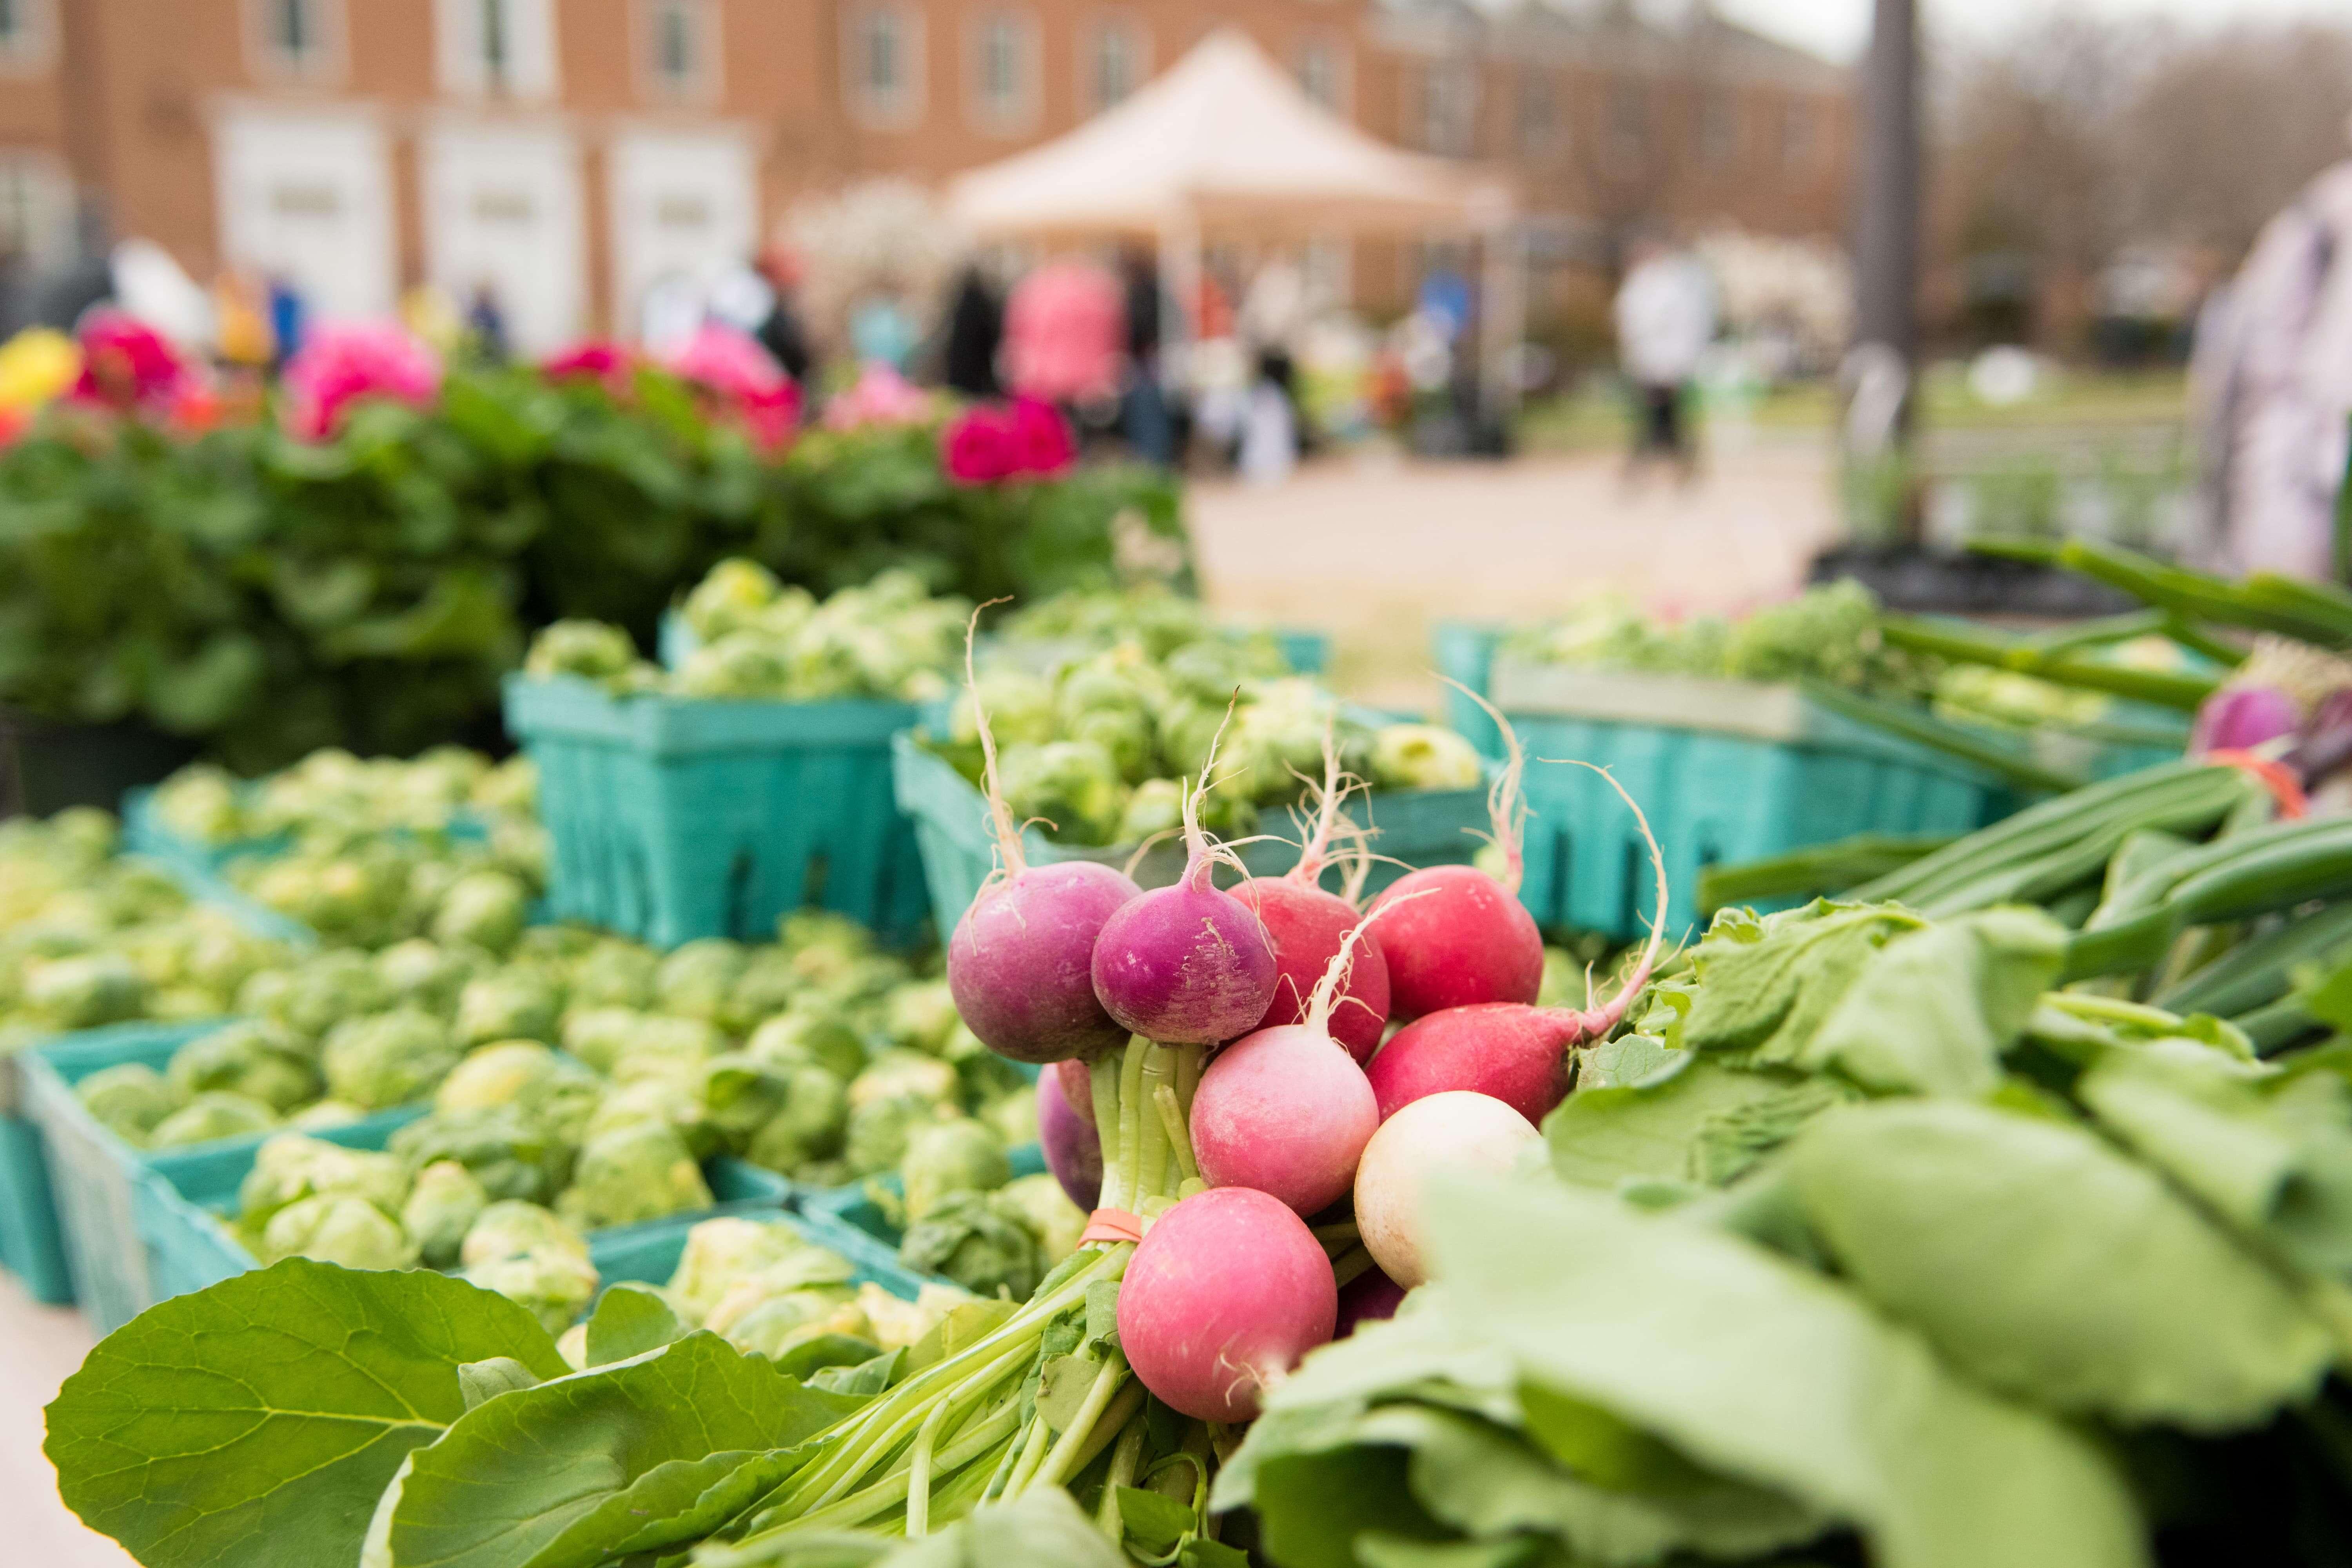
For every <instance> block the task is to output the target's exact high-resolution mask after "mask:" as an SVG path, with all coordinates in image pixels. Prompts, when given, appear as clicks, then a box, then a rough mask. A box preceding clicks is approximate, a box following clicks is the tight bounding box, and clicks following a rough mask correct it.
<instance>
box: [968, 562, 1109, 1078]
mask: <svg viewBox="0 0 2352 1568" xmlns="http://www.w3.org/2000/svg"><path fill="white" fill-rule="evenodd" d="M997 602H1001V601H997ZM987 607H988V606H987V605H982V606H981V609H982V610H984V609H986V608H987ZM979 626H980V610H974V611H973V612H972V615H971V628H969V629H968V630H967V631H966V634H965V643H964V656H963V658H964V675H965V679H968V680H971V683H972V714H973V717H974V719H975V720H976V721H977V722H978V724H979V728H980V749H981V755H982V760H983V763H984V767H985V778H986V784H987V788H988V809H989V825H990V830H991V832H992V835H993V836H994V837H995V840H996V852H997V855H998V857H999V860H1000V864H999V865H998V867H997V868H996V869H995V870H994V871H992V872H991V873H990V874H989V878H988V880H986V881H985V882H982V884H981V887H980V893H979V895H978V896H977V897H975V898H974V899H973V900H971V908H969V909H967V910H964V912H963V918H962V919H961V920H959V921H956V928H955V934H954V935H952V936H950V938H949V939H948V990H949V992H950V994H952V995H953V996H954V997H955V1005H956V1011H957V1012H958V1013H960V1014H961V1015H962V1016H963V1021H964V1024H965V1026H967V1027H969V1028H970V1029H971V1032H972V1033H973V1034H974V1035H976V1036H978V1037H980V1042H981V1044H982V1045H984V1046H986V1047H988V1048H989V1049H990V1050H992V1051H994V1052H995V1053H996V1054H997V1055H999V1056H1001V1057H1010V1058H1012V1059H1013V1060H1014V1061H1017V1062H1038V1063H1044V1062H1057V1061H1066V1060H1068V1059H1069V1058H1073V1057H1091V1056H1098V1055H1100V1054H1101V1053H1102V1052H1104V1051H1108V1050H1112V1049H1115V1048H1117V1047H1119V1046H1122V1045H1124V1044H1125V1043H1126V1041H1127V1033H1128V1032H1127V1030H1126V1029H1124V1028H1122V1027H1120V1026H1119V1025H1118V1024H1117V1023H1114V1022H1113V1021H1112V1019H1111V1016H1110V1015H1109V1014H1108V1013H1107V1012H1105V1011H1104V1010H1103V1005H1102V1004H1101V1003H1100V1002H1099V1001H1097V1000H1096V998H1095V983H1094V973H1093V958H1094V951H1095V943H1096V942H1097V938H1098V937H1099V935H1100V934H1101V931H1102V929H1103V925H1104V922H1105V921H1108V919H1109V917H1110V915H1111V912H1112V911H1113V910H1117V909H1118V908H1119V906H1120V905H1122V904H1125V903H1128V902H1129V901H1130V900H1133V899H1134V898H1135V896H1136V894H1137V892H1138V891H1139V889H1137V887H1136V885H1135V883H1134V882H1133V881H1131V880H1130V879H1128V878H1127V877H1125V876H1123V875H1122V874H1120V873H1119V872H1118V871H1115V870H1113V869H1112V868H1110V867H1108V866H1101V865H1097V864H1096V863H1095V862H1093V861H1091V860H1066V861H1063V862H1061V863H1059V864H1057V865H1052V866H1035V867H1033V866H1031V865H1030V864H1029V858H1028V856H1027V854H1026V853H1025V852H1024V850H1023V848H1022V845H1021V829H1020V828H1019V826H1016V825H1015V824H1014V822H1013V812H1012V810H1011V808H1009V807H1008V806H1006V805H1005V804H1004V792H1003V788H1002V787H1001V786H1000V785H999V784H998V782H997V776H996V737H995V736H994V735H993V734H992V733H991V732H990V730H989V727H988V711H987V710H986V709H985V708H983V707H982V706H981V702H980V686H979V682H978V680H977V679H975V678H974V677H973V674H972V658H971V637H973V636H974V635H975V634H976V632H977V630H978V627H979Z"/></svg>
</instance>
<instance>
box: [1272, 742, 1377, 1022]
mask: <svg viewBox="0 0 2352 1568" xmlns="http://www.w3.org/2000/svg"><path fill="white" fill-rule="evenodd" d="M1323 759H1324V762H1323V784H1322V787H1321V790H1320V792H1319V798H1318V800H1317V803H1316V810H1315V825H1314V829H1313V831H1312V832H1311V833H1309V834H1308V836H1307V842H1306V844H1305V846H1304V847H1302V849H1301V851H1300V854H1299V857H1298V864H1297V866H1295V867H1293V868H1291V869H1290V870H1289V871H1288V872H1287V873H1286V874H1285V875H1283V876H1281V877H1253V878H1251V879H1249V880H1248V881H1245V882H1244V883H1242V884H1241V885H1240V886H1239V887H1237V888H1235V889H1234V897H1235V898H1237V899H1239V900H1241V901H1242V902H1243V903H1244V904H1247V905H1248V906H1249V907H1250V908H1251V910H1254V911H1255V913H1256V915H1257V917H1258V919H1259V920H1261V921H1265V929H1266V931H1267V932H1268V934H1270V935H1271V936H1272V937H1273V938H1274V961H1275V978H1274V1000H1273V1001H1272V1002H1270V1003H1268V1004H1267V1005H1266V1009H1265V1016H1264V1017H1262V1018H1260V1019H1259V1020H1258V1021H1257V1029H1271V1028H1275V1027H1276V1026H1280V1025H1284V1024H1300V1023H1304V1022H1306V1020H1307V1001H1308V998H1309V997H1310V996H1312V995H1313V994H1314V991H1315V984H1316V982H1317V981H1318V980H1319V979H1321V978H1322V975H1323V971H1324V970H1325V969H1327V968H1328V967H1329V965H1330V963H1331V960H1332V958H1333V957H1334V956H1335V955H1337V954H1338V952H1339V945H1340V943H1341V942H1343V941H1344V940H1345V939H1346V937H1347V935H1348V933H1349V931H1353V930H1355V929H1356V927H1357V926H1358V925H1360V924H1361V923H1362V921H1363V918H1364V917H1363V916H1362V915H1361V914H1360V912H1358V910H1357V909H1356V906H1355V905H1354V904H1352V903H1350V902H1349V901H1348V900H1346V899H1344V898H1341V897H1340V896H1339V894H1337V893H1331V892H1326V891H1325V890H1324V889H1323V888H1322V886H1321V884H1320V881H1319V879H1320V878H1321V876H1322V874H1323V870H1324V868H1325V867H1327V866H1328V865H1329V864H1330V858H1329V853H1328V851H1329V846H1330V840H1331V832H1332V828H1333V826H1334V825H1335V822H1336V820H1337V819H1338V818H1339V807H1340V804H1341V803H1342V802H1343V801H1344V800H1345V799H1346V798H1347V795H1348V785H1347V783H1346V781H1345V780H1343V779H1342V778H1341V777H1340V775H1339V753H1338V752H1337V750H1336V749H1335V748H1334V747H1333V746H1332V745H1331V743H1330V740H1329V738H1328V736H1327V737H1326V738H1325V740H1324V749H1323ZM1388 1017H1389V966H1388V962H1387V960H1385V959H1383V958H1382V957H1381V950H1380V945H1379V944H1378V943H1377V942H1366V943H1364V944H1363V945H1362V946H1361V947H1360V948H1359V949H1358V950H1357V952H1356V959H1355V963H1354V966H1353V967H1352V968H1351V969H1350V970H1349V973H1348V984H1347V989H1346V990H1345V991H1344V992H1343V993H1341V994H1340V998H1339V1005H1337V1006H1336V1007H1334V1008H1333V1009H1332V1012H1331V1037H1332V1038H1333V1039H1335V1040H1337V1041H1339V1043H1340V1044H1341V1045H1343V1046H1345V1047H1348V1052H1349V1055H1350V1056H1352V1057H1354V1058H1356V1062H1357V1065H1359V1066H1361V1065H1362V1064H1363V1063H1365V1062H1367V1061H1370V1059H1371V1056H1372V1053H1373V1052H1374V1051H1376V1050H1378V1049H1380V1046H1381V1030H1383V1029H1384V1028H1385V1027H1387V1025H1388ZM1250 1032H1251V1033H1253V1034H1255V1032H1256V1030H1255V1029H1254V1030H1252V1031H1250Z"/></svg>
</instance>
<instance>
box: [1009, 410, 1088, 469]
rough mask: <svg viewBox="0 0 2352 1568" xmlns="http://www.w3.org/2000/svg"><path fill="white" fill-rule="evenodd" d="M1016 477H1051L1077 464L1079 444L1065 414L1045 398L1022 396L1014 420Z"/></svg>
mask: <svg viewBox="0 0 2352 1568" xmlns="http://www.w3.org/2000/svg"><path fill="white" fill-rule="evenodd" d="M1011 430H1012V437H1013V468H1012V471H1013V473H1015V474H1024V475H1029V476H1033V477H1034V478H1038V479H1046V478H1050V477H1052V476H1053V475H1055V474H1058V473H1060V472H1061V471H1062V470H1063V469H1065V468H1068V467H1069V466H1070V465H1071V464H1072V463H1074V462H1076V461H1077V458H1078V445H1077V442H1076V441H1075V440H1074V439H1072V438H1071V436H1070V423H1069V421H1068V420H1066V419H1065V418H1063V417H1062V411H1061V410H1060V409H1058V408H1056V407H1055V406H1054V405H1052V404H1050V403H1047V402H1045V401H1044V400H1043V399H1042V398H1035V397H1020V398H1015V399H1014V400H1013V415H1012V420H1011Z"/></svg>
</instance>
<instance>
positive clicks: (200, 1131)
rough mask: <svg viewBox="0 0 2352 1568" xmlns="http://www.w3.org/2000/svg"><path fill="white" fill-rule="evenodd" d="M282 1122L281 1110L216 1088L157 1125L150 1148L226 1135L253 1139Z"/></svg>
mask: <svg viewBox="0 0 2352 1568" xmlns="http://www.w3.org/2000/svg"><path fill="white" fill-rule="evenodd" d="M277 1125H278V1113H277V1112H276V1111H274V1110H270V1109H269V1107H268V1106H266V1105H264V1104H262V1103H261V1101H259V1100H247V1098H246V1097H245V1096H244V1095H241V1094H230V1093H227V1092H226V1091H221V1090H216V1091H214V1092H211V1093H207V1094H200V1095H197V1096H196V1097H195V1098H194V1100H190V1101H188V1103H187V1104H185V1105H184V1106H182V1107H181V1108H180V1109H179V1110H175V1111H173V1112H172V1114H171V1115H169V1116H166V1117H165V1118H163V1121H159V1122H157V1123H156V1124H155V1130H154V1131H152V1132H150V1133H149V1134H147V1147H149V1148H150V1149H180V1148H184V1147H186V1146H187V1145H189V1144H191V1143H211V1142H215V1141H217V1140H219V1139H223V1138H249V1137H251V1136H252V1135H253V1134H254V1133H256V1132H267V1131H269V1130H270V1129H271V1128H272V1127H275V1126H277Z"/></svg>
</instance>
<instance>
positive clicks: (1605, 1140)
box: [1543, 1051, 1851, 1188]
mask: <svg viewBox="0 0 2352 1568" xmlns="http://www.w3.org/2000/svg"><path fill="white" fill-rule="evenodd" d="M1667 1057H1668V1058H1669V1059H1668V1060H1667V1062H1666V1064H1665V1065H1664V1067H1662V1068H1658V1069H1656V1070H1654V1071H1653V1072H1652V1073H1650V1074H1649V1075H1648V1076H1647V1077H1645V1078H1643V1079H1638V1080H1636V1081H1634V1082H1633V1083H1629V1084H1625V1085H1622V1086H1619V1087H1612V1088H1601V1089H1578V1090H1577V1091H1576V1093H1574V1094H1572V1095H1570V1096H1569V1098H1568V1099H1566V1100H1562V1101H1561V1102H1560V1103H1559V1107H1558V1108H1557V1109H1556V1110H1553V1111H1552V1113H1551V1114H1550V1115H1549V1116H1547V1117H1545V1118H1544V1127H1543V1131H1544V1138H1545V1141H1546V1142H1547V1143H1548V1144H1549V1146H1550V1150H1551V1165H1552V1169H1553V1171H1554V1172H1556V1173H1558V1174H1559V1176H1560V1177H1562V1178H1563V1179H1564V1180H1567V1181H1570V1182H1575V1183H1577V1184H1580V1185H1583V1186H1589V1187H1603V1188H1609V1187H1614V1186H1615V1185H1616V1184H1618V1183H1619V1182H1620V1181H1622V1180H1623V1179H1624V1178H1625V1177H1627V1176H1655V1177H1663V1178H1665V1179H1667V1180H1670V1181H1689V1182H1706V1183H1717V1182H1725V1181H1728V1180H1730V1179H1731V1178H1732V1177H1734V1176H1736V1175H1738V1174H1739V1173H1740V1172H1741V1171H1742V1170H1744V1169H1746V1168H1747V1167H1748V1165H1749V1164H1751V1163H1754V1161H1755V1160H1756V1159H1757V1158H1758V1157H1759V1155H1761V1154H1763V1153H1764V1152H1768V1151H1769V1150H1770V1149H1771V1148H1773V1147H1774V1146H1775V1145H1777V1144H1779V1143H1780V1142H1784V1141H1785V1140H1786V1139H1787V1138H1788V1137H1789V1136H1790V1134H1791V1133H1793V1132H1795V1131H1797V1129H1798V1128H1799V1127H1801V1126H1802V1125H1803V1124H1804V1122H1805V1121H1806V1120H1807V1119H1808V1118H1810V1117H1811V1116H1813V1115H1815V1114H1816V1113H1818V1112H1820V1111H1822V1110H1827V1109H1828V1108H1829V1107H1831V1106H1832V1105H1835V1104H1838V1103H1839V1102H1840V1101H1842V1100H1845V1099H1848V1098H1851V1094H1850V1091H1848V1090H1845V1089H1842V1088H1841V1087H1840V1086H1839V1085H1837V1084H1835V1083H1833V1082H1829V1081H1825V1080H1813V1081H1807V1080H1804V1079H1796V1078H1792V1077H1790V1075H1788V1074H1785V1073H1780V1072H1777V1071H1772V1070H1769V1069H1766V1070H1759V1071H1750V1070H1748V1069H1747V1068H1739V1067H1734V1066H1730V1065H1727V1063H1725V1062H1724V1061H1723V1060H1721V1059H1720V1058H1714V1057H1703V1056H1700V1055H1698V1054H1697V1053H1696V1052H1694V1051H1672V1052H1668V1053H1667Z"/></svg>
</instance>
